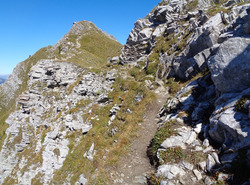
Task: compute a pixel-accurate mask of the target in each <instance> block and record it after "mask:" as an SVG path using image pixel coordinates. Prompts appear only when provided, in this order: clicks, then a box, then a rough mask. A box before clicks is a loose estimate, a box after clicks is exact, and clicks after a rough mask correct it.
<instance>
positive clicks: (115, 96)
mask: <svg viewBox="0 0 250 185" xmlns="http://www.w3.org/2000/svg"><path fill="white" fill-rule="evenodd" d="M137 94H140V95H142V96H143V97H144V98H143V101H141V102H135V101H134V99H135V97H136V95H137ZM109 98H110V99H111V100H113V102H112V103H110V104H108V105H106V106H99V105H98V104H93V105H92V107H90V109H91V110H92V111H91V112H89V113H87V114H84V115H83V118H84V120H91V123H92V125H93V128H92V129H91V130H90V131H89V132H88V133H87V134H86V135H84V136H83V135H82V134H81V132H79V133H78V132H74V133H70V134H69V135H68V139H69V140H70V144H69V146H68V147H69V148H70V151H69V155H68V156H67V158H66V160H65V162H64V165H63V167H62V168H61V169H60V170H58V171H56V172H55V175H54V179H53V182H52V183H55V184H61V183H62V182H64V180H65V178H66V177H67V175H68V174H69V173H70V174H73V176H72V177H71V180H70V183H72V184H74V183H75V182H76V181H77V180H78V178H79V176H80V175H81V174H82V173H84V174H85V175H86V177H87V178H88V179H90V182H89V183H90V184H109V178H108V176H109V174H108V173H107V169H108V168H110V167H111V166H115V165H116V164H117V162H118V160H119V158H120V156H122V155H124V153H126V151H127V149H128V147H129V144H130V142H131V141H132V139H133V138H134V137H135V135H136V130H137V127H138V123H140V122H142V120H143V117H142V116H143V114H144V112H145V109H146V105H147V104H148V103H150V102H152V100H153V99H154V95H153V93H152V92H150V91H149V90H148V89H147V88H146V87H145V86H144V84H143V83H142V82H137V81H135V80H134V79H123V78H122V77H118V78H117V79H116V81H115V83H114V85H113V91H112V92H110V93H109ZM115 104H116V105H119V104H122V106H121V109H120V110H119V111H118V113H117V116H116V119H115V120H114V121H113V123H112V124H111V125H109V126H108V121H109V119H110V118H109V114H110V112H109V111H110V109H111V108H112V107H113V106H114V105H115ZM127 109H130V110H131V111H132V113H130V114H128V113H127ZM91 117H98V119H90V118H91ZM112 128H117V133H116V134H115V135H111V134H110V131H111V129H112ZM77 138H80V142H79V144H78V145H77V146H76V145H75V140H76V139H77ZM114 141H117V142H114ZM92 143H94V144H95V150H96V153H95V155H94V160H93V161H89V160H88V159H87V158H84V157H79V156H83V154H84V153H85V152H87V151H88V150H89V148H90V146H91V145H92ZM104 156H105V158H103V157H104ZM97 168H98V173H97V172H96V169H97ZM93 174H95V176H96V178H95V179H92V178H91V177H92V176H93Z"/></svg>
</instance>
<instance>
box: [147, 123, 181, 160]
mask: <svg viewBox="0 0 250 185" xmlns="http://www.w3.org/2000/svg"><path fill="white" fill-rule="evenodd" d="M174 125H176V120H170V121H168V122H166V123H164V124H163V125H162V126H161V127H160V128H159V129H158V131H157V132H156V134H155V136H154V138H153V139H152V141H151V144H150V146H149V148H148V152H147V153H148V156H149V158H150V161H151V163H152V164H154V165H159V161H158V158H157V151H158V149H159V147H160V145H161V144H162V143H163V141H164V140H165V139H167V138H169V137H171V136H172V135H175V134H176V132H175V131H174V129H173V126H174Z"/></svg>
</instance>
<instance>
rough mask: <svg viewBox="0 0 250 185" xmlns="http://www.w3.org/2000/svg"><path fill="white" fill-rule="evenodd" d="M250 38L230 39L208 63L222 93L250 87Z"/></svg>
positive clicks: (217, 87) (214, 80) (213, 78)
mask: <svg viewBox="0 0 250 185" xmlns="http://www.w3.org/2000/svg"><path fill="white" fill-rule="evenodd" d="M249 61H250V38H244V37H234V38H230V39H228V40H227V41H225V42H224V43H222V44H221V45H220V47H219V51H218V52H217V54H216V55H215V56H214V57H212V58H211V60H209V62H208V67H209V70H210V72H211V75H212V76H211V77H212V80H213V82H214V84H215V86H216V89H217V90H218V91H219V92H220V93H230V92H240V91H242V90H245V89H246V88H249V87H250V63H249Z"/></svg>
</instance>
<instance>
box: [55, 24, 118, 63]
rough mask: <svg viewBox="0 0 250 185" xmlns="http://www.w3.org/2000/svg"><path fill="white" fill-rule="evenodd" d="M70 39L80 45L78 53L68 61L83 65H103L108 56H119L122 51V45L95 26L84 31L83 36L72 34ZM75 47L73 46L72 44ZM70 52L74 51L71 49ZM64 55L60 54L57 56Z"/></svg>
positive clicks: (77, 49)
mask: <svg viewBox="0 0 250 185" xmlns="http://www.w3.org/2000/svg"><path fill="white" fill-rule="evenodd" d="M69 41H70V42H73V43H77V42H78V43H79V44H80V47H79V48H76V51H77V53H74V56H72V57H71V58H69V59H68V60H67V61H69V62H71V63H74V64H76V65H79V66H81V67H102V66H103V65H105V64H106V62H107V58H108V57H113V56H117V55H119V53H120V49H121V47H122V45H121V44H120V43H119V42H117V41H114V40H112V39H110V38H108V37H107V36H106V35H104V34H103V33H102V32H101V31H100V30H98V29H97V28H96V27H95V26H93V29H91V30H86V31H83V33H82V36H79V35H75V34H71V35H69ZM72 47H73V46H72ZM69 52H73V51H70V50H69ZM63 56H64V55H62V54H59V55H57V58H59V59H60V58H61V57H63Z"/></svg>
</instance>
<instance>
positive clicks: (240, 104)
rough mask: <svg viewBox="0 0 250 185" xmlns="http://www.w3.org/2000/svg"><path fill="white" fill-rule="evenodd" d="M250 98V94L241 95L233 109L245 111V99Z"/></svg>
mask: <svg viewBox="0 0 250 185" xmlns="http://www.w3.org/2000/svg"><path fill="white" fill-rule="evenodd" d="M249 98H250V96H242V97H241V98H240V99H239V100H238V101H237V102H236V103H235V110H236V111H237V112H247V109H245V108H244V105H245V104H246V102H247V100H248V99H249Z"/></svg>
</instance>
